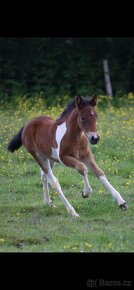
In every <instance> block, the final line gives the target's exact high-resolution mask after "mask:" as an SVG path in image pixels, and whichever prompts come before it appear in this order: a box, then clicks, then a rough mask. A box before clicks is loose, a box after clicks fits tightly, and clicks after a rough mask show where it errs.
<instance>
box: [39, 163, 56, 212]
mask: <svg viewBox="0 0 134 290" xmlns="http://www.w3.org/2000/svg"><path fill="white" fill-rule="evenodd" d="M40 171H41V180H42V183H43V189H44V203H45V204H46V205H49V206H51V207H55V205H54V204H53V202H52V200H51V199H50V197H49V188H48V180H47V176H46V174H45V173H44V171H43V170H42V169H41V168H40Z"/></svg>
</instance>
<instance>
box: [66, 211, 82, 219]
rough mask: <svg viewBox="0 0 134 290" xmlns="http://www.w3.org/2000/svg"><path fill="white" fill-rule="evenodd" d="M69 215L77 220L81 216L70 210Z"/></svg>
mask: <svg viewBox="0 0 134 290" xmlns="http://www.w3.org/2000/svg"><path fill="white" fill-rule="evenodd" d="M68 213H69V214H70V215H71V216H72V217H75V218H77V217H80V216H79V215H78V214H77V213H76V211H75V210H74V209H71V210H68Z"/></svg>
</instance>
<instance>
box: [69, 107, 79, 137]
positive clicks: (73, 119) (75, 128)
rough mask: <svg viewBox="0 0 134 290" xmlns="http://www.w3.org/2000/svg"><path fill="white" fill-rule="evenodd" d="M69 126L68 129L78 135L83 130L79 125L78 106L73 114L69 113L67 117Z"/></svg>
mask: <svg viewBox="0 0 134 290" xmlns="http://www.w3.org/2000/svg"><path fill="white" fill-rule="evenodd" d="M67 127H68V131H69V132H70V134H71V133H72V134H74V135H75V136H76V135H81V134H82V130H81V129H80V127H79V124H78V110H77V108H76V109H74V110H73V111H72V112H71V114H70V115H69V117H68V119H67Z"/></svg>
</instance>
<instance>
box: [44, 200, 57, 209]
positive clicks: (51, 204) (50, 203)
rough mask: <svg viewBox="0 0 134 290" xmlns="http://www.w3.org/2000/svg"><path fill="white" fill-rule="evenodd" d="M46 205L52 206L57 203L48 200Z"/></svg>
mask: <svg viewBox="0 0 134 290" xmlns="http://www.w3.org/2000/svg"><path fill="white" fill-rule="evenodd" d="M46 205H47V206H49V207H51V208H54V207H56V205H55V204H54V203H53V202H52V201H50V202H48V203H47V204H46Z"/></svg>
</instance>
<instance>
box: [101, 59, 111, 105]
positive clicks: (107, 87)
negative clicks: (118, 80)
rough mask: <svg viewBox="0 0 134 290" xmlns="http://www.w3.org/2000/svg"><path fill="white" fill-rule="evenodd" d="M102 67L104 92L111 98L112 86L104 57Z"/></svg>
mask: <svg viewBox="0 0 134 290" xmlns="http://www.w3.org/2000/svg"><path fill="white" fill-rule="evenodd" d="M103 69H104V79H105V86H106V93H107V95H108V96H109V97H110V98H111V99H112V98H113V92H112V86H111V81H110V75H109V68H108V61H107V60H106V59H104V60H103Z"/></svg>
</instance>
